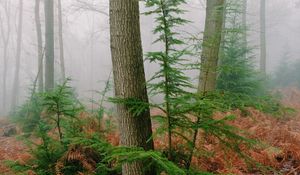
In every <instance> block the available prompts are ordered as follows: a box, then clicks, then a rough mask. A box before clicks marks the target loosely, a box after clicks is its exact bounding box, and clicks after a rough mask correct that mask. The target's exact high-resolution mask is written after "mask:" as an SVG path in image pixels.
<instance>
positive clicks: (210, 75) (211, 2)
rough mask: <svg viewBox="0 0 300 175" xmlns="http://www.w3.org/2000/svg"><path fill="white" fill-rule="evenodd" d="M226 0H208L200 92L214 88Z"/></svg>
mask: <svg viewBox="0 0 300 175" xmlns="http://www.w3.org/2000/svg"><path fill="white" fill-rule="evenodd" d="M223 11H224V0H208V1H207V7H206V19H205V29H204V38H203V50H202V55H201V70H200V78H199V87H198V92H199V93H202V92H206V91H211V90H214V89H215V87H216V80H217V67H218V59H219V50H220V43H221V38H222V28H223V18H224V17H223V16H224V12H223Z"/></svg>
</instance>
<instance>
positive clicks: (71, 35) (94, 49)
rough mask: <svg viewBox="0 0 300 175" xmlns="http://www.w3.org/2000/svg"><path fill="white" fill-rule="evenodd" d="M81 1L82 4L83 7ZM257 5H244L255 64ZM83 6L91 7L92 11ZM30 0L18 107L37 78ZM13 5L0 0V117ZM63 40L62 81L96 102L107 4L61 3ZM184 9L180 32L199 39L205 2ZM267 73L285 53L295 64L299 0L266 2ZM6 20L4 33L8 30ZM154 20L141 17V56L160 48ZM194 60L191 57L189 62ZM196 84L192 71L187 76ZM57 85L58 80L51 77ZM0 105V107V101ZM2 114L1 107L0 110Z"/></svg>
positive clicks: (105, 68)
mask: <svg viewBox="0 0 300 175" xmlns="http://www.w3.org/2000/svg"><path fill="white" fill-rule="evenodd" d="M7 2H9V4H10V5H9V8H10V9H11V10H10V11H9V14H8V16H6V14H5V10H4V4H5V3H7ZM82 2H84V3H82ZM259 2H260V0H251V1H248V12H247V20H248V24H247V25H248V41H249V43H250V44H249V45H251V47H253V48H254V55H255V56H256V57H255V62H257V64H258V59H259V43H260V42H259V33H260V26H259V4H260V3H259ZM87 4H94V6H93V7H96V8H95V9H91V8H90V7H89V6H87ZM34 5H35V4H34V1H33V0H26V1H24V10H23V31H22V32H23V38H22V42H21V46H22V52H21V63H20V86H19V96H18V104H19V105H20V104H22V102H23V101H24V100H25V99H26V98H27V97H28V95H29V94H28V92H29V90H30V88H31V87H32V84H33V82H34V80H35V79H36V76H37V74H38V59H37V49H36V47H37V38H36V28H35V22H34ZM140 5H141V13H142V12H145V11H147V9H146V8H145V7H144V4H143V2H140ZM18 8H19V1H18V0H0V16H1V18H0V20H1V21H0V25H1V26H0V27H2V28H3V29H4V30H3V32H1V33H0V41H1V42H0V77H2V76H3V70H4V58H3V52H4V51H3V50H4V43H3V38H5V36H7V35H8V32H10V36H9V43H8V55H7V58H8V59H7V60H8V63H7V65H8V70H7V76H6V78H7V85H6V88H7V92H6V94H3V93H2V89H3V86H4V85H3V81H2V78H1V81H0V84H1V86H0V99H3V98H4V96H5V97H6V102H5V103H6V105H5V106H6V107H5V109H2V112H1V113H0V114H1V115H3V113H7V112H8V111H9V110H10V109H11V106H10V105H11V98H12V96H13V95H14V94H12V89H13V88H12V86H13V79H14V72H15V69H16V67H15V65H16V46H17V44H16V42H17V24H18ZM62 8H63V39H64V47H65V49H64V56H65V67H66V75H67V77H70V78H72V85H73V86H74V87H75V88H76V90H77V92H78V95H79V97H80V99H82V100H83V101H85V102H86V103H87V102H88V101H89V100H90V99H95V98H97V94H95V93H94V92H93V90H101V88H103V86H104V82H105V81H106V80H107V79H108V77H109V74H110V72H111V69H112V68H111V67H112V66H111V65H112V63H111V58H110V45H109V41H110V39H109V17H108V15H107V14H108V13H109V12H108V0H84V1H77V0H63V1H62ZM183 8H184V9H185V10H187V12H186V14H185V15H184V18H186V19H188V20H190V21H191V23H189V24H187V25H185V27H184V28H182V29H180V31H181V32H182V33H183V34H184V35H186V36H189V34H194V35H195V34H198V35H200V36H201V34H202V32H203V30H204V21H205V1H204V0H189V1H188V3H187V4H186V5H185V6H184V7H183ZM266 14H267V16H266V18H267V29H266V30H267V31H266V35H267V72H268V73H269V74H272V72H273V71H274V69H275V68H276V66H278V64H279V63H280V60H281V59H282V58H283V55H284V54H285V53H289V56H290V58H289V59H290V60H296V59H300V51H299V48H298V47H299V45H300V40H299V39H298V38H300V32H299V31H300V23H299V21H300V1H299V0H268V1H267V12H266ZM8 19H9V21H10V22H9V29H8V28H7V26H8ZM41 20H42V25H41V26H42V31H44V14H43V3H41ZM55 24H57V9H56V8H55ZM154 26H155V24H154V19H153V16H144V15H141V31H142V42H143V50H144V53H146V52H148V51H155V50H158V49H160V46H159V44H152V42H153V41H154V40H155V36H154V35H153V34H152V32H151V31H152V29H153V28H154ZM57 32H58V28H57V25H55V36H56V38H55V73H56V77H60V76H59V75H60V66H59V65H60V61H59V56H58V54H59V48H58V37H57ZM191 60H195V58H191ZM156 69H157V65H153V64H149V63H146V62H145V71H146V76H147V78H149V77H150V76H151V75H152V74H153V73H154V72H155V70H156ZM188 73H189V74H190V76H191V77H194V78H195V79H196V78H197V76H198V72H197V71H191V72H188ZM56 80H59V78H56ZM0 106H3V104H2V100H1V101H0ZM0 109H1V108H0Z"/></svg>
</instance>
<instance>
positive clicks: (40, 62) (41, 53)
mask: <svg viewBox="0 0 300 175" xmlns="http://www.w3.org/2000/svg"><path fill="white" fill-rule="evenodd" d="M40 2H41V1H40V0H35V9H34V17H35V26H36V35H37V54H38V90H39V92H43V90H44V65H43V57H44V47H43V37H42V28H41V18H40Z"/></svg>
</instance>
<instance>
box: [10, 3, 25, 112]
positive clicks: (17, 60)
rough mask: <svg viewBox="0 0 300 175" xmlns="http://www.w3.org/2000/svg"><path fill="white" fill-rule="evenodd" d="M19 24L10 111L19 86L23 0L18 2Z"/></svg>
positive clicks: (15, 100)
mask: <svg viewBox="0 0 300 175" xmlns="http://www.w3.org/2000/svg"><path fill="white" fill-rule="evenodd" d="M19 5H20V6H19V22H18V36H17V54H16V67H15V78H14V85H13V94H12V106H11V107H12V109H14V108H15V107H16V106H17V104H18V97H19V85H20V63H21V53H22V37H23V0H19Z"/></svg>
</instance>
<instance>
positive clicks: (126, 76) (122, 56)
mask: <svg viewBox="0 0 300 175" xmlns="http://www.w3.org/2000/svg"><path fill="white" fill-rule="evenodd" d="M109 5H110V37H111V55H112V63H113V75H114V85H115V96H116V97H117V98H122V99H137V100H139V101H143V102H145V103H148V96H147V90H146V80H145V73H144V63H143V53H142V45H141V35H140V22H139V20H140V18H139V2H138V1H136V0H110V2H109ZM117 112H118V117H119V130H120V136H121V137H120V142H121V145H124V146H129V147H142V148H144V149H145V150H150V149H153V147H154V145H153V141H152V139H151V136H152V128H151V120H150V111H149V107H147V108H146V109H145V110H144V111H143V112H141V113H140V114H139V115H138V116H135V115H134V114H133V113H131V112H130V110H129V108H128V106H126V105H124V104H117ZM145 166H146V165H144V164H143V163H142V162H134V163H131V164H127V163H125V164H124V165H123V169H122V172H123V175H142V174H144V173H143V172H144V171H143V169H144V168H145Z"/></svg>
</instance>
